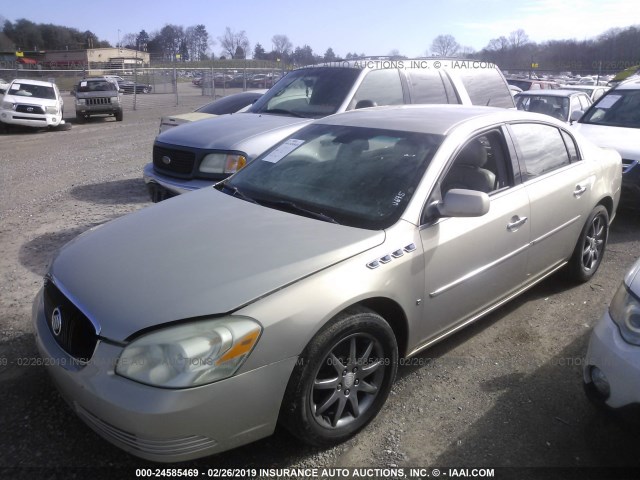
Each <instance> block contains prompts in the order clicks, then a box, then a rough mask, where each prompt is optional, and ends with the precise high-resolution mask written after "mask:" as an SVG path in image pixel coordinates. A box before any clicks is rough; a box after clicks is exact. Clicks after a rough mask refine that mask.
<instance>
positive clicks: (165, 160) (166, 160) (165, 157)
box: [162, 155, 171, 165]
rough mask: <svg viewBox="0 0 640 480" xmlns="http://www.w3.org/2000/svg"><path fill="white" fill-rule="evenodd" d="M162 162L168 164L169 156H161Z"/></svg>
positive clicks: (169, 161)
mask: <svg viewBox="0 0 640 480" xmlns="http://www.w3.org/2000/svg"><path fill="white" fill-rule="evenodd" d="M162 163H164V164H165V165H169V164H170V163H171V158H170V157H167V156H166V155H165V156H164V157H162Z"/></svg>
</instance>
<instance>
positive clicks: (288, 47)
mask: <svg viewBox="0 0 640 480" xmlns="http://www.w3.org/2000/svg"><path fill="white" fill-rule="evenodd" d="M271 43H273V51H274V52H276V53H277V54H278V56H280V57H284V56H286V55H289V54H290V53H291V51H292V50H293V44H292V43H291V42H290V41H289V37H287V36H286V35H274V36H273V37H271Z"/></svg>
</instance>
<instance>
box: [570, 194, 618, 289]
mask: <svg viewBox="0 0 640 480" xmlns="http://www.w3.org/2000/svg"><path fill="white" fill-rule="evenodd" d="M608 237H609V213H608V212H607V209H606V208H605V207H604V206H602V205H598V206H597V207H596V208H594V209H593V211H592V212H591V214H590V215H589V217H588V219H587V221H586V223H585V225H584V227H583V228H582V232H581V233H580V238H579V239H578V243H577V245H576V248H575V250H574V251H573V255H572V256H571V260H569V264H568V265H567V274H568V277H569V279H570V280H572V281H574V282H578V283H584V282H587V281H589V280H590V279H591V277H593V276H594V275H595V273H596V271H597V270H598V267H599V266H600V263H601V262H602V256H603V255H604V251H605V247H606V245H607V238H608Z"/></svg>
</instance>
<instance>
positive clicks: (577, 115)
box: [569, 110, 584, 123]
mask: <svg viewBox="0 0 640 480" xmlns="http://www.w3.org/2000/svg"><path fill="white" fill-rule="evenodd" d="M582 115H584V111H582V110H574V111H573V112H571V116H570V117H569V121H570V122H571V123H573V122H577V121H578V120H580V117H582Z"/></svg>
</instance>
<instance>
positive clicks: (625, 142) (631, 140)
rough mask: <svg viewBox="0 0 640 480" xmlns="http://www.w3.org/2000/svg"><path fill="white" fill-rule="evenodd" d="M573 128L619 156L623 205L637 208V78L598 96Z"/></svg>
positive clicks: (639, 170)
mask: <svg viewBox="0 0 640 480" xmlns="http://www.w3.org/2000/svg"><path fill="white" fill-rule="evenodd" d="M573 128H575V129H576V130H578V131H579V132H580V133H581V134H582V135H584V136H585V137H587V138H588V139H589V140H591V141H592V142H593V143H595V144H596V145H598V146H600V147H605V148H613V149H615V150H617V151H618V152H619V153H620V155H621V156H622V169H623V170H622V202H623V203H624V204H625V206H628V207H631V208H639V207H640V78H632V79H629V80H627V81H625V82H623V83H620V84H619V85H617V86H616V87H615V88H612V89H611V90H609V91H608V92H607V93H606V94H605V95H604V96H602V97H600V100H598V101H597V102H596V103H594V104H593V106H592V107H591V108H590V109H589V110H587V111H586V112H585V114H584V115H583V116H582V117H581V118H580V120H578V121H577V122H576V123H574V124H573Z"/></svg>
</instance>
